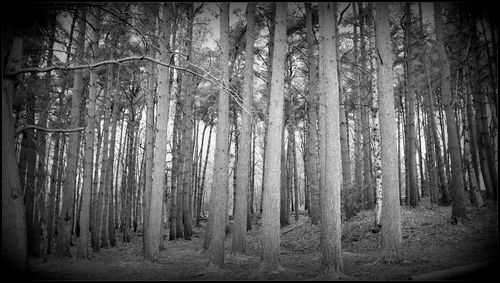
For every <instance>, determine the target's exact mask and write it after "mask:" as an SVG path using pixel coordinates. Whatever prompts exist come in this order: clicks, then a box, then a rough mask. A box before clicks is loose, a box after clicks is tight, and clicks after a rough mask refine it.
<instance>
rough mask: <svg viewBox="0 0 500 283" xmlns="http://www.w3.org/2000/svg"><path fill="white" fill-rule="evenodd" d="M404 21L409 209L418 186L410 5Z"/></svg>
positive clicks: (407, 7) (415, 196)
mask: <svg viewBox="0 0 500 283" xmlns="http://www.w3.org/2000/svg"><path fill="white" fill-rule="evenodd" d="M405 15H406V16H405V19H406V25H405V26H406V27H405V30H406V34H405V36H406V52H407V58H406V63H407V66H408V67H407V70H408V74H407V77H408V87H407V93H408V96H407V99H408V100H407V101H408V105H407V107H408V116H407V117H406V120H407V121H406V125H407V134H408V136H407V144H408V150H407V154H408V163H407V164H408V167H407V168H405V169H406V174H408V192H409V196H407V197H409V205H410V206H411V207H416V206H418V186H417V168H416V164H417V163H416V162H417V161H416V133H415V98H416V93H415V89H414V84H415V82H414V72H415V71H414V69H415V68H414V67H413V62H412V61H413V60H412V59H413V47H412V44H413V36H412V32H411V31H412V24H411V21H412V13H411V3H406V4H405Z"/></svg>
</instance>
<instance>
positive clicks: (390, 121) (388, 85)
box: [375, 3, 402, 262]
mask: <svg viewBox="0 0 500 283" xmlns="http://www.w3.org/2000/svg"><path fill="white" fill-rule="evenodd" d="M375 6H376V9H377V10H376V14H377V18H376V22H375V30H376V38H377V49H378V50H379V52H380V54H379V60H378V68H377V78H378V82H377V85H378V94H379V107H380V110H379V113H380V138H381V141H380V145H381V156H382V187H383V191H382V204H383V206H382V221H381V223H382V259H383V260H384V261H388V262H392V261H399V260H400V259H401V257H402V240H401V215H400V211H399V209H400V208H399V200H398V191H397V186H398V182H399V176H398V175H397V161H398V160H397V155H396V152H395V151H394V148H395V147H396V143H397V142H396V140H397V137H396V132H397V130H396V122H395V121H396V117H395V113H394V90H393V87H392V84H393V83H392V78H393V75H392V64H393V62H392V54H391V50H392V48H391V41H390V25H389V5H388V4H387V3H376V4H375Z"/></svg>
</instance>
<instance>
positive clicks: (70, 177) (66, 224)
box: [56, 10, 86, 257]
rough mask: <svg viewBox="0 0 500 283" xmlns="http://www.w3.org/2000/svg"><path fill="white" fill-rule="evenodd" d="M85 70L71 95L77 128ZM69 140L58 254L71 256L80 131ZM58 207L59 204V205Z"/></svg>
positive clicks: (80, 47) (80, 31) (80, 28)
mask: <svg viewBox="0 0 500 283" xmlns="http://www.w3.org/2000/svg"><path fill="white" fill-rule="evenodd" d="M85 17H86V11H85V10H82V11H81V12H80V13H79V15H78V18H79V21H78V25H77V31H76V34H77V35H78V37H77V39H76V61H77V62H76V63H77V64H81V63H83V55H84V46H85V28H86V21H85ZM83 72H84V71H83V70H81V69H80V70H75V75H74V80H73V91H72V93H73V95H72V97H71V122H70V126H71V128H76V127H78V126H79V124H80V104H81V103H80V102H81V97H82V95H81V93H82V92H83V88H82V80H83ZM68 136H69V140H68V145H67V150H66V170H65V173H64V176H65V177H64V184H63V194H62V208H61V212H60V220H59V228H58V239H57V247H56V254H57V255H58V256H68V257H70V256H71V253H70V249H69V248H70V243H71V231H72V230H73V229H72V228H73V222H72V221H71V220H72V214H73V212H72V211H73V209H72V207H73V198H74V195H75V193H74V191H75V183H76V168H77V162H78V152H79V147H78V144H79V140H80V132H71V133H69V134H68ZM57 207H58V206H57Z"/></svg>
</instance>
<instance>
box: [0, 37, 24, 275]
mask: <svg viewBox="0 0 500 283" xmlns="http://www.w3.org/2000/svg"><path fill="white" fill-rule="evenodd" d="M22 57H23V36H22V33H21V32H20V31H17V32H16V33H15V36H14V38H13V40H12V45H11V49H10V52H9V57H8V58H7V62H6V63H7V65H6V67H5V70H6V71H16V70H18V69H20V68H21V64H22V62H23V58H22ZM4 59H5V58H4ZM16 79H17V77H14V78H13V77H2V265H3V266H4V267H5V268H8V269H9V270H13V271H15V272H17V273H18V274H24V273H25V272H26V271H27V270H28V250H27V234H26V218H25V210H24V205H23V191H22V187H21V182H20V179H19V168H18V166H17V164H16V163H17V158H16V155H15V154H16V152H15V144H14V134H15V131H14V125H13V121H12V104H13V99H14V95H15V93H16Z"/></svg>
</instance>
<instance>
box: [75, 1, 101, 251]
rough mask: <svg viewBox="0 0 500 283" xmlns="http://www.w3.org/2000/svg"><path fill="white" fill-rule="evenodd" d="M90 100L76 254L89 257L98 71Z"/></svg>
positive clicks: (95, 39)
mask: <svg viewBox="0 0 500 283" xmlns="http://www.w3.org/2000/svg"><path fill="white" fill-rule="evenodd" d="M93 12H94V13H90V14H91V15H92V16H91V17H90V23H91V26H92V27H94V29H93V31H92V33H91V42H90V44H91V48H92V50H94V57H93V58H92V62H93V63H95V62H97V56H96V55H97V54H96V53H97V50H98V45H99V36H100V22H101V9H100V8H95V9H94V11H93ZM89 87H90V89H89V101H88V104H87V105H88V108H87V115H88V119H87V127H86V131H85V155H84V160H85V161H84V173H83V174H84V177H83V187H82V196H81V198H82V211H81V215H80V239H79V242H78V249H77V253H76V256H77V257H79V258H87V257H88V253H87V252H88V251H87V250H88V249H87V246H88V236H89V224H90V221H89V220H90V219H89V216H90V193H91V190H92V165H93V164H92V157H93V155H94V128H95V124H96V96H97V71H95V70H93V71H91V72H90V82H89Z"/></svg>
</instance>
